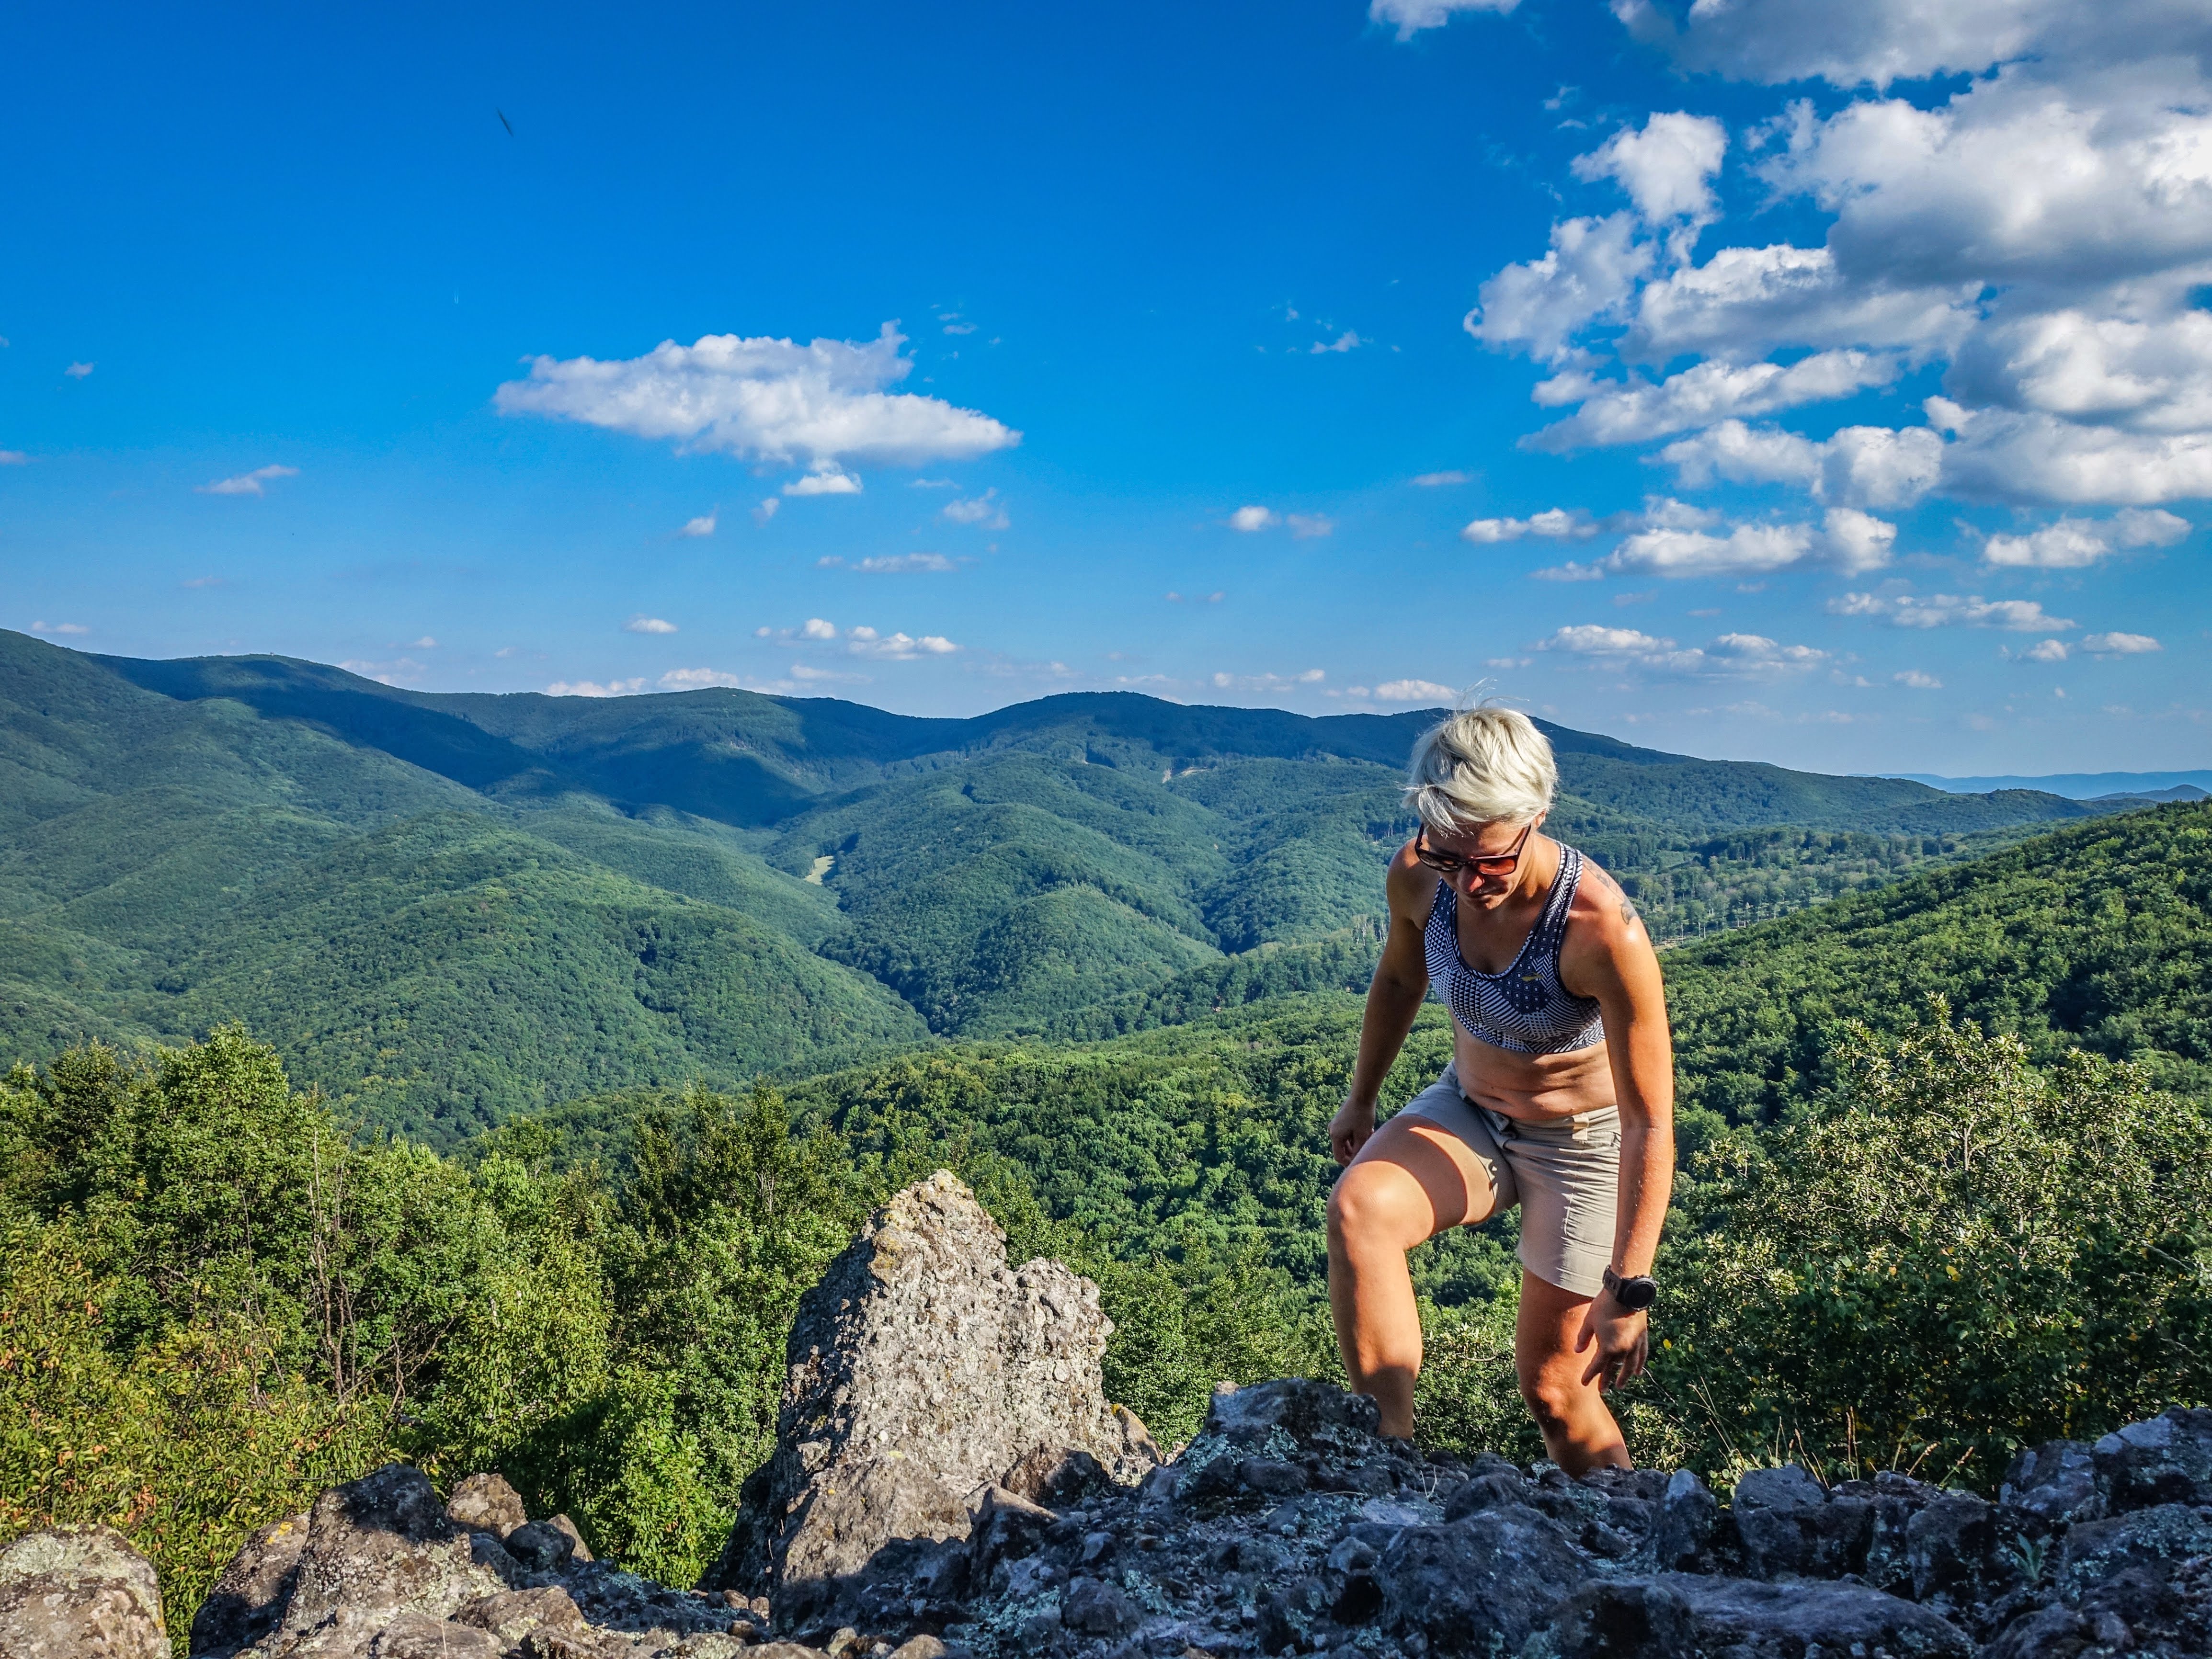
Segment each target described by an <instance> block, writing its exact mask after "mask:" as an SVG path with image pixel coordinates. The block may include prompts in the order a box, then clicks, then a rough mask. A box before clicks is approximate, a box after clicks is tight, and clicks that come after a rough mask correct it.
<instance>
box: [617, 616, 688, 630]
mask: <svg viewBox="0 0 2212 1659" xmlns="http://www.w3.org/2000/svg"><path fill="white" fill-rule="evenodd" d="M675 631H676V624H675V623H672V622H664V621H662V620H661V619H660V618H659V617H647V616H644V615H642V614H641V615H638V616H635V617H631V618H630V619H629V621H628V622H626V623H623V633H625V634H673V633H674V632H675Z"/></svg>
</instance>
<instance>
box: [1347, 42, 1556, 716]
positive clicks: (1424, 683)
mask: <svg viewBox="0 0 2212 1659" xmlns="http://www.w3.org/2000/svg"><path fill="white" fill-rule="evenodd" d="M1520 3H1521V0H1368V6H1367V17H1368V21H1370V22H1375V23H1388V24H1389V25H1390V26H1391V27H1393V28H1395V29H1396V30H1397V31H1398V38H1399V39H1400V40H1412V39H1413V37H1414V36H1415V35H1416V34H1419V33H1420V32H1421V31H1422V30H1423V29H1440V28H1442V27H1443V26H1444V25H1445V24H1447V23H1449V22H1450V21H1451V20H1452V15H1453V14H1454V13H1455V12H1462V11H1487V12H1495V13H1496V14H1498V15H1499V16H1501V17H1502V16H1504V15H1505V14H1506V13H1508V12H1510V11H1511V10H1512V9H1514V7H1516V6H1517V5H1519V4H1520ZM1424 684H1425V682H1424Z"/></svg>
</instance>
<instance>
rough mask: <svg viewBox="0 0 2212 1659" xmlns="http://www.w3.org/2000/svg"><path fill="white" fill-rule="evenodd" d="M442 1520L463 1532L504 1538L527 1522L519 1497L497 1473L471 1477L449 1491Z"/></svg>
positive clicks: (503, 1477)
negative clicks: (445, 1519) (451, 1493)
mask: <svg viewBox="0 0 2212 1659" xmlns="http://www.w3.org/2000/svg"><path fill="white" fill-rule="evenodd" d="M446 1518H447V1520H448V1521H451V1522H453V1524H454V1525H455V1526H457V1527H459V1528H461V1529H462V1530H463V1531H465V1532H488V1533H490V1534H492V1535H493V1536H495V1537H497V1538H505V1537H506V1536H507V1534H509V1533H511V1532H513V1530H514V1529H515V1528H517V1527H519V1526H520V1525H522V1524H523V1522H526V1521H527V1520H529V1518H530V1516H528V1514H526V1512H525V1511H524V1510H523V1507H522V1494H521V1493H520V1492H517V1491H515V1489H514V1488H513V1486H509V1485H507V1480H506V1477H505V1476H503V1475H497V1474H472V1475H471V1476H469V1478H468V1479H467V1480H464V1481H462V1482H461V1484H460V1485H459V1486H455V1487H454V1488H453V1496H452V1497H450V1498H447V1500H446Z"/></svg>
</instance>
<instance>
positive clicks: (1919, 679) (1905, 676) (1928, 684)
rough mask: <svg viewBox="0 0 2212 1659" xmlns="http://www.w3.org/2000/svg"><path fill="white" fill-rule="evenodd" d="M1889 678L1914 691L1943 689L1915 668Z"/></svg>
mask: <svg viewBox="0 0 2212 1659" xmlns="http://www.w3.org/2000/svg"><path fill="white" fill-rule="evenodd" d="M2052 643H2053V644H2057V641H2052ZM2059 648H2060V649H2061V650H2063V649H2064V648H2065V647H2063V646H2062V647H2059ZM1890 678H1892V679H1893V680H1894V681H1896V682H1897V683H1898V684H1899V685H1906V686H1910V687H1911V688H1912V690H1915V691H1941V690H1942V689H1943V682H1942V681H1941V680H1939V679H1937V678H1936V677H1935V676H1934V675H1933V674H1930V673H1928V672H1925V671H1923V670H1921V669H1917V668H1901V669H1899V670H1898V671H1897V672H1896V673H1894V674H1892V675H1891V676H1890Z"/></svg>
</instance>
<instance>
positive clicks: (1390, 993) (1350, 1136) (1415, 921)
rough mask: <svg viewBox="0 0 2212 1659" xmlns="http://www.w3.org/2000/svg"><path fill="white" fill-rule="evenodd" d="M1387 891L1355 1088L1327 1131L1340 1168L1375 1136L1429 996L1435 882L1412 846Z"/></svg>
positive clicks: (1394, 868) (1394, 866) (1395, 863)
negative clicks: (1389, 1079) (1388, 1085)
mask: <svg viewBox="0 0 2212 1659" xmlns="http://www.w3.org/2000/svg"><path fill="white" fill-rule="evenodd" d="M1385 887H1386V890H1387V892H1388V893H1389V902H1390V932H1389V936H1388V937H1387V938H1385V939H1383V959H1382V960H1381V961H1380V962H1378V963H1376V965H1375V977H1374V978H1373V979H1371V980H1370V981H1368V983H1367V1013H1366V1017H1365V1018H1363V1019H1362V1020H1361V1021H1360V1024H1359V1057H1358V1060H1354V1061H1353V1062H1352V1087H1351V1089H1350V1091H1348V1092H1347V1094H1346V1097H1345V1102H1344V1105H1343V1107H1342V1108H1341V1109H1340V1110H1339V1111H1338V1112H1337V1115H1336V1116H1335V1117H1334V1119H1333V1120H1331V1121H1330V1123H1329V1126H1328V1150H1329V1152H1330V1154H1331V1155H1332V1156H1333V1157H1334V1158H1335V1159H1336V1161H1337V1162H1338V1163H1339V1164H1349V1163H1351V1162H1352V1158H1354V1157H1355V1156H1357V1154H1358V1151H1359V1149H1360V1148H1361V1147H1362V1146H1364V1145H1366V1143H1367V1138H1368V1137H1369V1136H1370V1135H1371V1134H1373V1133H1375V1104H1376V1097H1378V1096H1379V1095H1381V1093H1382V1092H1383V1079H1384V1078H1385V1077H1386V1076H1388V1075H1389V1071H1390V1066H1391V1065H1392V1063H1393V1062H1394V1061H1395V1060H1396V1059H1397V1058H1398V1051H1399V1050H1400V1049H1401V1048H1404V1047H1405V1046H1406V1033H1407V1032H1408V1031H1410V1030H1413V1019H1414V1017H1415V1016H1416V1015H1417V1014H1419V1012H1421V999H1422V998H1424V997H1425V996H1426V995H1428V994H1429V963H1428V955H1427V951H1426V950H1425V946H1424V945H1423V941H1422V935H1423V934H1424V933H1425V932H1426V930H1427V925H1428V917H1427V913H1426V906H1425V904H1424V903H1423V896H1424V895H1425V896H1426V897H1427V899H1429V900H1431V901H1433V900H1434V898H1435V896H1436V877H1435V876H1434V875H1432V874H1431V873H1430V872H1428V871H1427V870H1426V869H1425V867H1424V866H1422V864H1421V863H1420V861H1419V860H1417V859H1416V858H1414V857H1413V848H1412V847H1411V845H1410V844H1409V845H1408V846H1407V848H1404V849H1403V850H1402V851H1401V852H1400V853H1399V854H1398V856H1397V857H1396V858H1395V859H1393V860H1390V874H1389V879H1388V881H1387V883H1386V884H1385Z"/></svg>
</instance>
